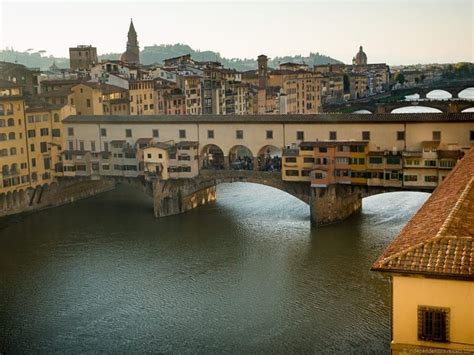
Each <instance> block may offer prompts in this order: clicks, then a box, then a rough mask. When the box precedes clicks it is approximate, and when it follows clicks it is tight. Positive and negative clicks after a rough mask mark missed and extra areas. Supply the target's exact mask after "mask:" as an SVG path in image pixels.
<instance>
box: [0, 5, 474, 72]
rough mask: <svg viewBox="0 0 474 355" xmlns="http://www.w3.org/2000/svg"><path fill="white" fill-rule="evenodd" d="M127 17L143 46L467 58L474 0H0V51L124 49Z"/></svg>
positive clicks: (232, 53)
mask: <svg viewBox="0 0 474 355" xmlns="http://www.w3.org/2000/svg"><path fill="white" fill-rule="evenodd" d="M131 17H133V22H134V25H135V29H136V30H137V33H138V40H139V43H140V47H141V48H143V47H144V46H150V45H154V44H173V43H184V44H188V45H190V46H191V47H192V48H194V49H200V50H213V51H216V52H219V53H220V54H221V55H222V56H223V57H226V58H233V57H238V58H256V57H257V56H258V55H259V54H266V55H268V56H269V57H274V56H283V55H296V54H301V55H308V54H309V53H310V52H319V53H323V54H326V55H329V56H331V57H333V58H336V59H339V60H341V61H343V62H345V63H350V62H351V61H352V57H353V56H354V55H355V53H356V52H357V50H358V48H359V46H360V45H362V46H363V47H364V51H365V52H366V54H367V56H368V61H369V63H380V62H385V63H388V64H390V65H398V64H417V63H447V62H460V61H469V62H474V0H345V1H339V0H332V1H330V0H313V1H309V0H307V1H293V0H286V1H270V0H254V1H249V0H234V1H230V0H220V1H217V0H210V1H193V0H188V1H180V0H175V1H148V0H141V1H136V2H132V1H123V0H122V1H111V0H96V1H92V0H82V1H80V2H79V1H74V0H71V1H64V0H63V1H48V2H45V1H40V0H37V1H33V0H30V1H22V0H15V1H11V0H0V48H2V49H3V48H5V47H13V48H14V49H16V50H20V51H26V50H27V49H33V50H34V51H38V50H46V51H47V54H52V55H55V56H62V57H68V48H69V47H73V46H76V45H78V44H92V45H93V46H96V47H97V50H98V53H99V54H104V53H110V52H114V53H120V52H123V51H124V50H125V44H126V39H127V37H126V36H127V31H128V26H129V22H130V18H131Z"/></svg>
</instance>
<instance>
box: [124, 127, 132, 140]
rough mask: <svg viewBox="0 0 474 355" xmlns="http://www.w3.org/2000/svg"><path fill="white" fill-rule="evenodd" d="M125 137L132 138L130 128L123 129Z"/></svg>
mask: <svg viewBox="0 0 474 355" xmlns="http://www.w3.org/2000/svg"><path fill="white" fill-rule="evenodd" d="M125 137H126V138H131V137H132V130H131V129H130V128H127V129H125Z"/></svg>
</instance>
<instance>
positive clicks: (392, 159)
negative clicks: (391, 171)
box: [387, 156, 400, 165]
mask: <svg viewBox="0 0 474 355" xmlns="http://www.w3.org/2000/svg"><path fill="white" fill-rule="evenodd" d="M387 164H393V165H398V164H400V158H399V157H390V156H389V157H387Z"/></svg>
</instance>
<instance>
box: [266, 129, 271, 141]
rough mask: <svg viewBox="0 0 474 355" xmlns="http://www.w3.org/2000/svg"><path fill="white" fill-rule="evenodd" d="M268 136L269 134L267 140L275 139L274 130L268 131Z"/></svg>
mask: <svg viewBox="0 0 474 355" xmlns="http://www.w3.org/2000/svg"><path fill="white" fill-rule="evenodd" d="M266 134H267V139H273V131H272V130H268V131H267V132H266Z"/></svg>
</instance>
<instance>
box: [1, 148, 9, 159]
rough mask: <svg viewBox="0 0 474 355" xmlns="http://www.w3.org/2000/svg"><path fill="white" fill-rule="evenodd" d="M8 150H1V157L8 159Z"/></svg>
mask: <svg viewBox="0 0 474 355" xmlns="http://www.w3.org/2000/svg"><path fill="white" fill-rule="evenodd" d="M7 156H8V149H0V157H7Z"/></svg>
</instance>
